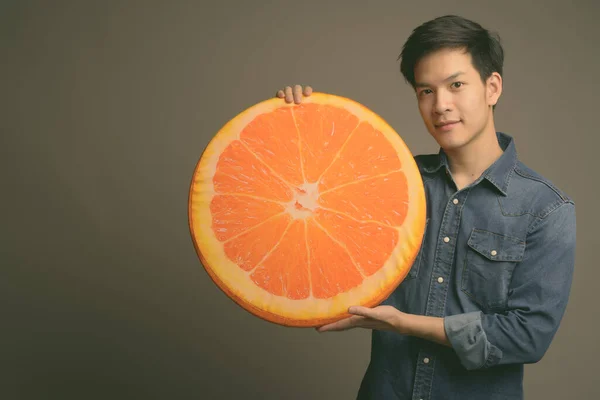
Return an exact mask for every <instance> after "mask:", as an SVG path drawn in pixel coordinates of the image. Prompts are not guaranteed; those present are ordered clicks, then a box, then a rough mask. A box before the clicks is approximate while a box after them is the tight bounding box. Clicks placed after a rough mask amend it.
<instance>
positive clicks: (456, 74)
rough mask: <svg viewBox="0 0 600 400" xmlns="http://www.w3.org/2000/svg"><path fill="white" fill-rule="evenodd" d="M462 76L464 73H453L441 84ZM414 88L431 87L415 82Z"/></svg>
mask: <svg viewBox="0 0 600 400" xmlns="http://www.w3.org/2000/svg"><path fill="white" fill-rule="evenodd" d="M462 74H464V72H462V71H458V72H455V73H453V74H452V75H450V76H449V77H447V78H446V79H444V80H443V81H442V82H448V81H451V80H452V79H456V78H458V77H459V76H460V75H462ZM415 86H416V87H427V86H431V85H430V84H429V83H427V82H417V83H416V84H415Z"/></svg>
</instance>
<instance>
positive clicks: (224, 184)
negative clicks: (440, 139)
mask: <svg viewBox="0 0 600 400" xmlns="http://www.w3.org/2000/svg"><path fill="white" fill-rule="evenodd" d="M425 208H426V204H425V193H424V189H423V182H422V180H421V176H420V173H419V171H418V168H417V165H416V163H415V161H414V159H413V155H412V154H411V152H410V151H409V149H408V148H407V146H406V145H405V143H404V142H403V140H402V139H401V138H400V136H399V135H398V134H397V133H396V132H395V131H394V130H393V129H392V128H391V127H390V126H389V125H388V124H387V123H386V122H385V121H384V120H383V119H382V118H381V117H379V116H378V115H376V114H375V113H374V112H372V111H371V110H369V109H367V108H366V107H364V106H363V105H361V104H359V103H357V102H355V101H352V100H350V99H347V98H344V97H340V96H335V95H331V94H325V93H313V94H312V95H311V96H309V97H306V98H304V100H303V102H302V103H301V104H293V103H292V104H287V103H286V102H285V101H284V100H283V99H279V98H273V99H269V100H266V101H263V102H260V103H258V104H256V105H254V106H252V107H250V108H248V109H247V110H245V111H243V112H242V113H240V114H239V115H237V116H236V117H235V118H233V119H232V120H230V121H229V122H228V123H227V124H226V125H225V126H223V128H222V129H220V130H219V131H218V132H217V134H216V135H215V136H214V137H213V139H212V140H211V141H210V143H209V144H208V146H207V147H206V149H205V150H204V152H203V153H202V155H201V157H200V160H199V162H198V164H197V166H196V169H195V171H194V173H193V177H192V183H191V187H190V193H189V228H190V232H191V236H192V239H193V242H194V245H195V248H196V252H197V254H198V257H199V259H200V261H201V262H202V265H203V266H204V268H205V269H206V271H207V272H208V274H209V275H210V277H211V279H212V280H213V281H214V283H215V284H216V285H217V286H218V287H219V288H221V290H222V291H223V292H224V293H225V294H226V295H227V296H228V297H229V298H231V299H232V300H233V301H235V302H236V303H237V304H238V305H240V306H241V307H243V308H244V309H246V310H247V311H249V312H250V313H252V314H254V315H255V316H258V317H260V318H262V319H264V320H267V321H270V322H273V323H276V324H280V325H284V326H295V327H316V326H321V325H324V324H327V323H330V322H334V321H337V320H340V319H343V318H345V317H348V316H349V314H348V307H349V306H352V305H363V306H366V307H373V306H376V305H377V304H379V303H380V302H381V301H383V300H385V299H386V298H387V297H388V296H389V295H390V294H391V293H392V291H393V290H394V289H395V288H396V287H397V286H398V284H400V283H401V282H402V280H403V279H404V278H405V277H406V275H407V273H408V271H409V270H410V268H411V266H412V263H413V261H414V259H415V257H416V255H417V253H418V251H419V248H420V246H421V241H422V237H423V232H424V227H425V213H426V211H425Z"/></svg>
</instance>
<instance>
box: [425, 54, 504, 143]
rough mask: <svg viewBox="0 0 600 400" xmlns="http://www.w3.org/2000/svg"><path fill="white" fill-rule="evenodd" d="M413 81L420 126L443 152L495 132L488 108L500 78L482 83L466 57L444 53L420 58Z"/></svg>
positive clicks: (495, 94) (498, 87) (497, 91)
mask: <svg viewBox="0 0 600 400" xmlns="http://www.w3.org/2000/svg"><path fill="white" fill-rule="evenodd" d="M415 81H416V95H417V101H418V105H419V112H420V113H421V117H422V118H423V122H425V126H426V127H427V130H428V131H429V133H430V134H431V135H432V136H433V138H434V139H435V140H436V141H437V142H438V144H439V145H440V147H442V148H443V149H444V150H447V151H448V150H455V149H459V148H461V147H463V146H465V145H466V144H469V143H471V142H472V141H473V140H474V139H477V138H478V137H480V135H481V133H483V132H487V131H490V130H493V129H494V128H493V122H492V108H491V106H492V105H493V104H496V101H497V100H498V97H499V96H500V91H501V78H500V76H499V75H498V74H494V75H493V76H492V77H491V78H490V79H488V81H487V82H486V83H483V82H482V81H481V77H480V75H479V73H478V72H477V70H476V69H475V67H473V65H472V63H471V56H470V54H469V53H466V52H464V51H463V50H447V49H443V50H439V51H436V52H434V53H431V54H429V55H427V56H425V57H423V58H422V59H421V60H420V61H419V62H418V63H417V65H416V66H415ZM498 89H499V90H498ZM494 133H495V132H494Z"/></svg>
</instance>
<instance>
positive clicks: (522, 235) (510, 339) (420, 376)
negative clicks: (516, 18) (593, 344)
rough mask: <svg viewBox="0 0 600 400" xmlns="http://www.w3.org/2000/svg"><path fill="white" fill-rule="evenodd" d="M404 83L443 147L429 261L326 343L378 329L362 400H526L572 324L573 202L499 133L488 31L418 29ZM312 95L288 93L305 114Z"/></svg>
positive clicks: (424, 163) (424, 252) (427, 166)
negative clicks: (563, 327)
mask: <svg viewBox="0 0 600 400" xmlns="http://www.w3.org/2000/svg"><path fill="white" fill-rule="evenodd" d="M400 57H401V59H402V61H401V71H402V73H403V75H404V77H405V79H406V80H407V81H408V82H409V83H410V84H411V85H412V87H413V89H414V90H415V94H416V98H417V102H418V106H419V111H420V114H421V117H422V118H423V122H424V123H425V126H426V128H427V130H428V131H429V133H430V134H431V135H432V136H433V137H434V138H435V140H436V141H437V143H438V144H439V146H440V150H439V153H438V154H430V155H419V156H416V157H415V160H416V161H417V164H418V166H419V169H420V171H421V175H422V178H423V182H424V186H425V190H426V195H427V225H426V231H425V237H424V241H423V245H422V247H421V250H420V253H419V255H418V257H417V261H416V262H415V263H414V264H413V266H412V268H411V271H410V273H409V275H408V276H407V278H406V279H405V280H404V282H402V284H401V285H400V286H399V287H398V288H397V289H396V290H395V291H394V293H393V294H392V295H390V297H389V298H388V299H387V300H386V301H385V302H384V303H383V304H382V305H380V306H378V307H375V308H372V309H368V308H365V307H351V309H350V310H349V311H350V313H352V314H355V315H354V316H353V317H351V318H349V319H346V320H343V321H339V322H337V323H333V324H330V325H327V326H324V327H321V328H319V331H320V332H324V331H336V330H345V329H351V328H357V327H362V328H369V329H372V330H373V331H372V350H371V361H370V363H369V366H368V368H367V371H366V373H365V376H364V378H363V381H362V383H361V386H360V390H359V393H358V398H359V399H414V400H418V399H423V400H429V399H431V400H437V399H440V400H452V399H461V400H463V399H469V400H477V399H486V400H498V399H521V398H523V369H524V368H523V367H524V364H526V363H535V362H537V361H539V360H540V359H541V358H542V356H543V355H544V353H545V352H546V350H547V349H548V347H549V345H550V342H551V341H552V338H553V336H554V334H555V333H556V331H557V329H558V326H559V322H560V320H561V318H562V316H563V313H564V311H565V307H566V305H567V300H568V297H569V291H570V287H571V281H572V274H573V269H574V259H575V207H574V203H573V201H572V200H571V199H570V198H569V197H567V196H566V195H565V194H564V193H563V192H561V191H560V190H559V189H557V188H556V187H555V186H553V185H552V183H550V182H549V181H548V180H547V179H545V178H544V177H542V176H540V175H539V174H537V173H536V172H534V171H532V170H531V169H530V168H528V167H526V166H525V165H524V164H523V163H522V162H520V161H519V160H518V158H517V154H516V149H515V144H514V141H513V139H512V137H511V136H509V135H506V134H504V133H501V132H496V128H495V126H494V107H495V105H496V103H497V102H498V99H499V97H500V95H501V93H502V64H503V50H502V47H501V45H500V43H499V41H498V39H497V38H495V37H494V36H493V35H492V34H490V33H489V32H488V31H487V30H485V29H484V28H482V27H481V26H480V25H479V24H477V23H475V22H473V21H469V20H466V19H464V18H461V17H457V16H444V17H440V18H436V19H434V20H432V21H429V22H426V23H424V24H423V25H421V26H419V27H418V28H416V29H415V30H414V31H413V33H412V34H411V36H410V37H409V38H408V40H407V42H406V43H405V45H404V47H403V50H402V54H401V56H400ZM310 92H311V89H310V87H308V88H305V90H304V93H302V87H300V86H298V85H296V86H295V87H294V88H292V87H289V86H288V87H286V88H285V89H284V90H281V91H279V92H278V93H277V96H278V97H281V98H285V99H286V101H288V102H292V101H295V102H297V103H299V102H301V101H302V95H304V96H309V95H310Z"/></svg>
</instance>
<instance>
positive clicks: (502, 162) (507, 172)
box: [423, 132, 517, 196]
mask: <svg viewBox="0 0 600 400" xmlns="http://www.w3.org/2000/svg"><path fill="white" fill-rule="evenodd" d="M496 137H497V138H498V144H499V145H500V148H502V151H503V153H502V155H501V156H500V158H498V159H497V160H496V162H494V163H493V164H492V165H491V166H490V167H489V168H488V169H486V170H485V171H484V172H483V174H482V179H487V180H488V181H489V182H490V183H491V184H493V185H494V186H495V187H496V188H497V189H498V190H499V191H500V192H501V193H502V194H503V195H504V196H506V193H507V190H508V185H509V183H510V177H511V176H512V173H513V170H514V168H515V165H516V163H517V150H516V148H515V143H514V140H513V138H512V137H511V136H509V135H507V134H505V133H502V132H496ZM442 167H444V168H445V170H446V172H449V171H450V167H449V165H448V158H447V156H446V153H445V152H444V150H443V149H441V148H440V151H439V153H438V159H437V162H435V163H433V164H432V165H429V166H428V167H425V168H423V170H424V171H425V172H427V173H434V172H437V171H439V169H440V168H442Z"/></svg>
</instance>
